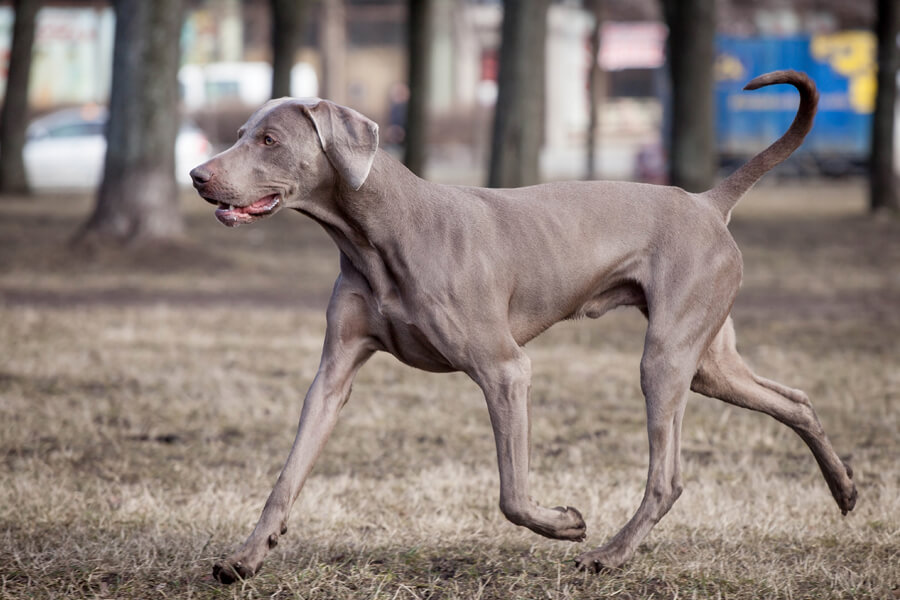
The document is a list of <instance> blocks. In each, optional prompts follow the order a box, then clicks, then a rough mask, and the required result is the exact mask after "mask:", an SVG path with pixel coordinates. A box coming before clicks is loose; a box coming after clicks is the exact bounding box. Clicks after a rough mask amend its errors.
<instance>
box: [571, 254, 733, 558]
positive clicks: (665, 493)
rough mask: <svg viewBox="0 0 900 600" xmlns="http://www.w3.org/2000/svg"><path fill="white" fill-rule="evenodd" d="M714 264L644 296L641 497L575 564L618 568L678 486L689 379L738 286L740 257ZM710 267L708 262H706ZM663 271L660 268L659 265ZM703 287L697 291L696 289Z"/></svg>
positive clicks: (675, 273)
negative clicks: (646, 460)
mask: <svg viewBox="0 0 900 600" xmlns="http://www.w3.org/2000/svg"><path fill="white" fill-rule="evenodd" d="M715 258H717V259H718V263H711V266H712V267H713V268H710V269H709V270H707V271H705V272H704V273H703V274H702V276H698V277H696V278H693V279H689V278H685V277H683V275H682V273H683V271H680V270H678V269H677V268H676V267H670V268H668V269H667V270H665V271H662V272H660V273H659V274H658V275H656V276H655V277H654V281H663V282H666V284H667V285H665V286H664V287H661V288H660V290H661V291H658V292H657V293H656V294H654V293H653V292H654V290H652V289H651V290H645V293H646V294H647V315H648V321H649V322H648V327H647V335H646V339H645V342H644V353H643V356H642V358H641V390H642V391H643V393H644V398H645V402H646V409H647V435H648V438H649V442H650V464H649V469H648V473H647V485H646V488H645V490H644V497H643V499H642V500H641V504H640V506H639V507H638V509H637V511H636V512H635V513H634V516H632V517H631V519H630V520H629V521H628V523H626V524H625V526H624V527H622V529H621V530H620V531H619V532H618V533H616V535H615V536H613V537H612V539H611V540H609V542H607V543H606V544H604V545H603V546H601V547H599V548H596V549H594V550H591V551H589V552H585V553H584V554H581V555H580V556H579V557H578V558H577V559H576V561H575V562H576V565H577V566H578V568H580V569H593V570H597V571H599V570H600V569H603V568H615V567H619V566H620V565H622V564H623V563H624V562H625V561H627V560H628V559H629V558H631V556H632V555H633V554H634V552H635V550H636V549H637V547H638V545H639V544H640V543H641V541H643V539H644V538H645V537H646V536H647V534H648V533H649V532H650V530H651V529H652V528H653V526H654V525H655V524H656V523H658V522H659V520H660V519H662V517H663V516H665V514H666V513H667V512H668V511H669V509H670V508H671V507H672V505H673V504H674V503H675V501H676V500H677V499H678V497H679V496H680V495H681V491H682V479H681V462H680V461H681V424H682V418H683V416H684V410H685V405H686V402H687V393H688V389H689V387H690V383H691V379H692V378H693V376H694V374H695V373H696V372H697V365H698V364H699V362H700V358H701V356H702V355H703V353H704V352H705V350H706V348H707V346H708V345H709V343H710V342H711V340H712V339H713V338H714V336H715V335H716V332H717V331H718V330H719V328H720V327H721V324H722V323H723V322H724V321H725V318H726V317H727V316H728V311H729V309H730V306H731V301H732V299H733V298H734V295H735V294H736V292H737V288H738V285H739V283H740V262H739V260H740V257H739V255H738V254H737V253H736V252H735V253H733V254H728V253H725V252H722V253H720V254H719V255H718V256H716V257H715ZM707 263H708V264H710V261H707ZM660 268H661V269H663V268H665V265H661V266H660ZM700 290H702V291H700Z"/></svg>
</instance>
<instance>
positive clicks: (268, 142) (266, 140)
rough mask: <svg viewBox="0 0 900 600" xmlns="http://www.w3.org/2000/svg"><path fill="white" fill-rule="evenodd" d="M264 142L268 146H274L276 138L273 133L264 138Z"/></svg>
mask: <svg viewBox="0 0 900 600" xmlns="http://www.w3.org/2000/svg"><path fill="white" fill-rule="evenodd" d="M263 143H264V144H265V145H266V146H272V145H274V144H275V138H273V137H272V136H271V135H267V136H266V137H264V138H263Z"/></svg>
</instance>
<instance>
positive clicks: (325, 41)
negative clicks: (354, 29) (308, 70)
mask: <svg viewBox="0 0 900 600" xmlns="http://www.w3.org/2000/svg"><path fill="white" fill-rule="evenodd" d="M321 19H322V20H321V24H320V28H319V43H320V45H321V47H320V48H319V51H320V53H321V55H322V72H321V75H322V86H321V88H322V92H321V95H322V97H323V98H328V99H329V100H332V101H334V102H337V103H338V104H343V103H344V95H345V93H346V91H347V79H346V66H347V16H346V11H345V8H344V0H322V11H321Z"/></svg>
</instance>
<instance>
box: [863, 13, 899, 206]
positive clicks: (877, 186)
mask: <svg viewBox="0 0 900 600" xmlns="http://www.w3.org/2000/svg"><path fill="white" fill-rule="evenodd" d="M875 29H876V33H877V35H878V92H877V95H876V96H875V114H874V115H873V118H872V155H871V157H870V159H869V209H870V210H871V211H872V212H876V211H879V212H880V211H890V212H893V213H900V190H898V189H897V187H898V181H897V174H896V172H895V171H894V103H895V101H896V96H897V83H896V82H897V69H898V68H900V51H898V50H897V40H898V36H900V6H898V5H897V0H878V15H877V17H876V24H875Z"/></svg>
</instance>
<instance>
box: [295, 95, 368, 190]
mask: <svg viewBox="0 0 900 600" xmlns="http://www.w3.org/2000/svg"><path fill="white" fill-rule="evenodd" d="M300 110H301V111H302V112H303V113H304V114H305V115H306V116H307V117H308V118H309V120H310V121H312V124H313V127H315V128H316V133H317V134H318V135H319V142H320V143H321V144H322V149H323V150H324V151H325V156H327V157H328V160H329V162H331V164H332V166H333V167H334V168H335V170H336V171H337V172H338V174H339V175H340V176H341V178H342V179H343V180H344V181H346V182H347V183H348V184H350V187H352V188H353V189H354V190H358V189H359V188H361V187H362V184H363V183H365V181H366V178H367V177H368V176H369V171H370V170H371V169H372V163H373V162H374V161H375V152H376V151H377V150H378V124H377V123H375V121H372V120H371V119H368V118H366V117H364V116H363V115H361V114H359V113H358V112H356V111H355V110H353V109H352V108H347V107H346V106H341V105H340V104H335V103H334V102H331V101H329V100H319V101H318V102H315V103H313V104H301V105H300Z"/></svg>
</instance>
